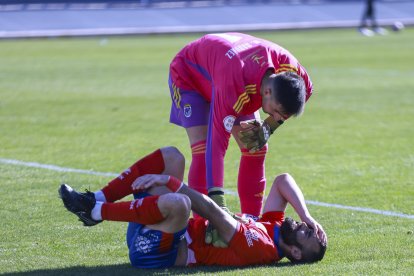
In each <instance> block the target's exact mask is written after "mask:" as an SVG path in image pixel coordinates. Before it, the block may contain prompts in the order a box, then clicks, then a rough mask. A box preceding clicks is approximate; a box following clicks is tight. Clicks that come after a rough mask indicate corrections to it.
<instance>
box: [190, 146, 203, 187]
mask: <svg viewBox="0 0 414 276" xmlns="http://www.w3.org/2000/svg"><path fill="white" fill-rule="evenodd" d="M191 154H192V159H191V165H190V171H189V173H188V186H190V188H192V189H194V190H196V191H198V192H200V193H202V194H205V195H206V194H207V182H206V141H205V140H204V141H200V142H197V143H195V144H193V145H191Z"/></svg>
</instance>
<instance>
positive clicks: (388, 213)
mask: <svg viewBox="0 0 414 276" xmlns="http://www.w3.org/2000/svg"><path fill="white" fill-rule="evenodd" d="M0 163H3V164H10V165H17V166H25V167H32V168H40V169H46V170H51V171H58V172H70V173H80V174H89V175H98V176H110V177H116V176H118V175H119V174H117V173H106V172H96V171H92V170H81V169H72V168H65V167H60V166H56V165H48V164H40V163H36V162H23V161H19V160H13V159H4V158H0ZM226 192H227V194H231V195H234V196H237V193H236V192H234V191H231V190H226ZM306 203H307V204H310V205H316V206H323V207H331V208H338V209H345V210H352V211H357V212H366V213H373V214H378V215H383V216H391V217H400V218H408V219H414V215H408V214H403V213H396V212H391V211H384V210H377V209H371V208H363V207H354V206H346V205H341V204H332V203H324V202H319V201H313V200H307V201H306Z"/></svg>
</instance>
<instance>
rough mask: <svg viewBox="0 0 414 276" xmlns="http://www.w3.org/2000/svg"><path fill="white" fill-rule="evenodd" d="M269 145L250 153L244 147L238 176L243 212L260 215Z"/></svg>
mask: <svg viewBox="0 0 414 276" xmlns="http://www.w3.org/2000/svg"><path fill="white" fill-rule="evenodd" d="M266 152H267V145H266V146H265V147H264V148H262V149H261V150H260V151H257V152H254V153H249V150H247V149H242V151H241V154H242V155H241V158H240V167H239V177H238V192H239V196H240V206H241V211H242V213H245V214H250V215H254V216H259V215H260V211H261V209H262V204H263V194H264V190H265V188H266V177H265V158H266Z"/></svg>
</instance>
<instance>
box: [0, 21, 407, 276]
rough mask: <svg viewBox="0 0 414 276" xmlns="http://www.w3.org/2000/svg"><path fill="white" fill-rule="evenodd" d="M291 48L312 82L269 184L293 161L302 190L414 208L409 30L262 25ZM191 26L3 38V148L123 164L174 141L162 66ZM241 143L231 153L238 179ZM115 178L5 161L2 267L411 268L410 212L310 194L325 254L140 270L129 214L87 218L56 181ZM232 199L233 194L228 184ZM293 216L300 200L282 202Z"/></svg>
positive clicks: (37, 270)
mask: <svg viewBox="0 0 414 276" xmlns="http://www.w3.org/2000/svg"><path fill="white" fill-rule="evenodd" d="M255 34H256V35H257V36H260V37H263V38H267V39H270V40H272V41H275V42H277V43H279V44H281V45H282V46H284V47H286V48H287V49H289V50H290V51H291V52H292V53H293V54H294V55H295V56H296V57H298V59H299V60H300V61H301V63H302V64H303V65H304V66H305V67H306V68H307V69H308V72H309V73H310V75H311V77H312V80H313V83H314V87H315V94H314V95H313V96H312V97H311V99H310V101H309V103H308V104H307V107H306V111H305V113H304V115H303V116H302V117H300V118H298V119H292V120H289V122H287V123H286V124H285V125H284V126H283V127H281V128H280V129H279V130H278V133H277V134H276V135H274V136H273V137H272V138H271V141H270V152H269V154H268V157H267V161H266V170H267V179H268V189H269V188H270V184H271V181H272V180H273V178H274V176H275V175H277V174H279V173H282V172H289V173H291V174H292V175H293V176H294V177H295V179H296V180H297V182H298V183H299V185H300V186H301V188H302V190H303V192H304V194H305V197H306V199H308V200H313V201H319V202H326V203H332V204H341V205H347V206H356V207H364V208H373V209H379V210H387V211H392V212H396V213H404V214H409V215H414V69H413V53H414V29H406V30H404V31H403V32H402V33H399V34H396V33H390V34H389V35H387V36H381V37H380V36H377V37H373V38H366V37H362V36H360V35H359V34H358V33H357V32H356V31H355V30H353V29H352V30H319V31H295V32H274V33H271V32H266V33H255ZM196 37H198V36H196V35H180V36H179V35H177V36H148V37H130V38H109V39H108V41H107V43H104V42H105V41H102V40H101V39H99V38H88V39H43V40H8V41H0V132H1V136H0V144H1V147H0V158H3V159H13V160H20V161H24V162H37V163H41V164H53V165H57V166H61V167H67V168H76V169H86V170H89V169H90V170H94V171H98V172H114V173H116V172H121V171H122V170H123V169H125V168H127V167H128V166H129V165H130V164H132V163H133V162H134V161H135V160H136V159H138V158H139V157H140V156H143V155H144V154H146V153H148V152H149V151H152V150H154V149H156V148H158V147H161V146H165V145H174V146H177V147H178V148H179V149H180V150H182V151H183V152H184V154H185V156H186V158H187V169H188V166H189V159H190V151H189V147H188V142H187V137H186V134H185V132H184V130H183V129H181V128H178V127H175V126H173V125H171V124H169V123H168V118H169V107H170V99H169V91H168V85H167V77H168V65H169V62H170V60H171V59H172V57H173V56H174V54H175V53H176V52H177V51H178V50H179V49H180V48H181V47H183V46H184V45H185V44H186V43H187V42H189V41H191V40H193V39H195V38H196ZM238 160H239V151H238V148H237V146H236V144H235V142H234V141H232V142H231V144H230V146H229V151H228V153H227V156H226V164H225V166H226V167H225V168H226V175H225V187H226V188H227V189H229V190H233V191H236V180H237V168H238ZM110 179H111V178H110V177H104V176H93V175H85V174H79V173H71V172H57V171H52V170H47V169H40V168H32V167H26V166H19V165H12V164H5V163H4V162H0V217H1V226H0V273H2V274H3V273H23V274H25V275H26V274H29V275H31V274H42V275H51V274H59V275H61V274H72V275H75V274H76V275H82V274H84V275H89V274H99V275H120V274H132V273H141V274H144V273H145V274H149V273H153V274H158V275H161V274H190V273H203V274H204V273H209V274H216V273H220V274H226V275H227V274H229V275H238V274H252V275H260V274H263V275H264V274H277V275H305V274H307V275H311V274H324V275H334V274H337V275H338V274H341V275H350V274H366V275H368V274H369V275H379V274H383V275H391V274H394V275H412V273H413V268H414V234H413V231H414V219H412V217H411V218H403V217H393V216H384V215H380V214H373V213H367V212H359V211H351V210H344V209H338V208H332V207H322V206H315V205H309V209H310V211H311V213H312V214H313V216H314V217H315V218H316V219H317V220H318V221H319V222H320V223H321V224H322V225H323V226H324V228H325V230H326V231H327V233H328V236H329V248H328V251H327V253H326V255H325V259H324V260H323V261H322V262H320V263H317V264H313V265H302V266H290V265H287V264H288V263H287V261H285V260H284V261H282V262H281V263H279V264H276V265H273V266H266V267H250V268H243V269H241V268H221V267H200V268H186V269H168V270H151V271H143V270H136V269H133V268H131V267H130V265H129V260H128V251H127V248H126V245H125V229H126V224H125V223H111V222H106V223H103V224H100V225H99V226H96V227H93V228H85V227H83V226H82V225H81V224H80V223H79V222H77V221H76V219H75V217H74V216H73V215H71V214H69V213H68V212H67V211H66V210H65V209H64V208H63V205H62V202H61V201H60V199H59V198H58V195H57V189H58V187H59V184H60V183H61V182H67V183H69V184H71V185H72V186H74V187H75V188H78V189H85V188H90V189H91V190H96V189H99V188H100V187H101V186H103V185H104V184H106V183H107V182H108V181H109V180H110ZM228 201H229V204H230V206H231V207H232V209H233V210H237V209H238V208H239V205H238V198H237V197H235V196H231V195H229V196H228ZM288 213H289V214H290V215H292V209H289V210H288Z"/></svg>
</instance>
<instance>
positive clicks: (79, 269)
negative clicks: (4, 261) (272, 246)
mask: <svg viewBox="0 0 414 276" xmlns="http://www.w3.org/2000/svg"><path fill="white" fill-rule="evenodd" d="M292 265H293V264H292V263H290V262H283V263H278V264H275V265H271V266H248V267H223V266H199V267H193V268H188V267H186V268H179V267H174V268H169V269H137V268H133V267H132V266H131V265H130V264H120V265H108V266H97V267H86V266H74V267H68V268H56V269H39V270H33V271H27V272H12V273H6V274H3V275H16V276H17V275H18V276H32V275H45V276H49V275H100V276H102V275H178V274H180V275H183V274H194V273H219V272H225V271H236V270H238V271H242V270H244V269H252V268H273V269H276V268H278V267H285V266H292Z"/></svg>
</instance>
